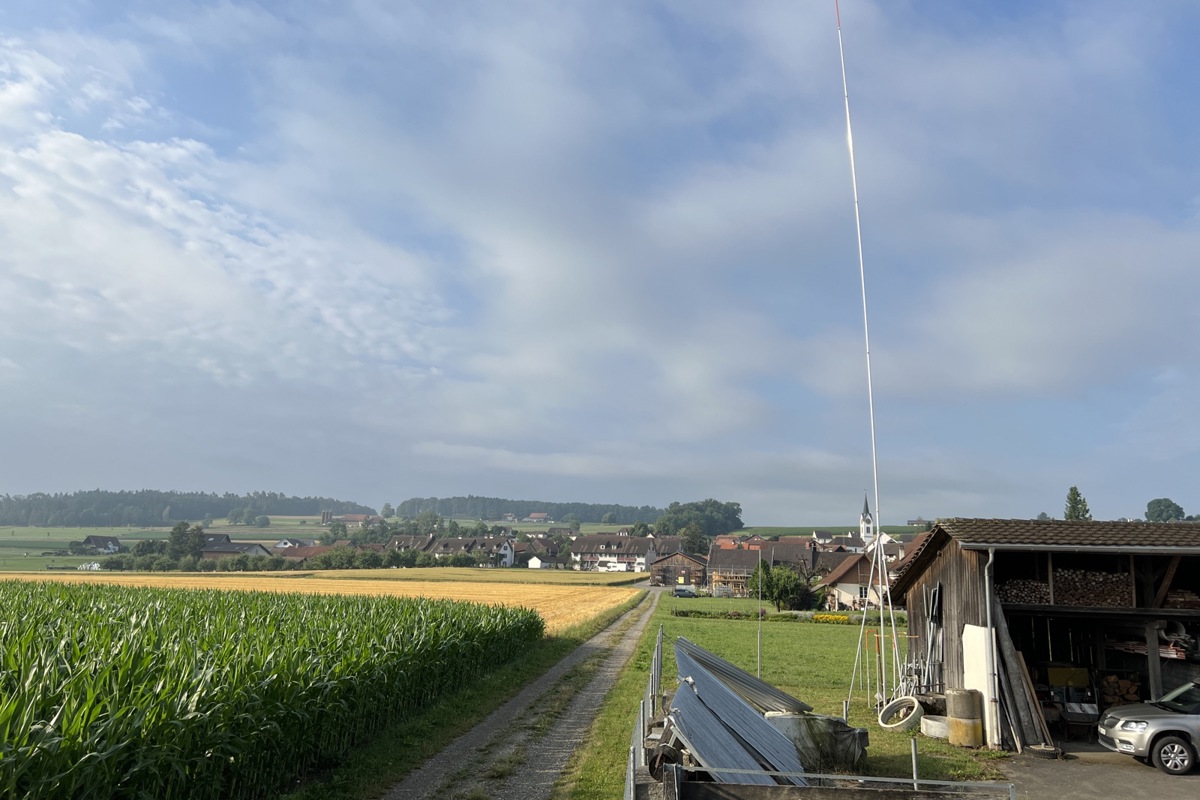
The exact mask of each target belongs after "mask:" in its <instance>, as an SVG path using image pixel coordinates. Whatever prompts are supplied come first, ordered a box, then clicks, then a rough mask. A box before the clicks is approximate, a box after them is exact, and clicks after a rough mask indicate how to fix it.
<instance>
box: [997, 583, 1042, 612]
mask: <svg viewBox="0 0 1200 800" xmlns="http://www.w3.org/2000/svg"><path fill="white" fill-rule="evenodd" d="M996 597H997V598H999V600H1000V602H1001V603H1024V604H1026V605H1042V606H1044V605H1046V604H1048V603H1049V602H1050V586H1049V585H1048V584H1046V583H1043V582H1042V581H1033V580H1029V579H1027V578H1014V579H1013V580H1011V581H1005V582H1004V583H1002V584H1000V585H999V586H997V587H996Z"/></svg>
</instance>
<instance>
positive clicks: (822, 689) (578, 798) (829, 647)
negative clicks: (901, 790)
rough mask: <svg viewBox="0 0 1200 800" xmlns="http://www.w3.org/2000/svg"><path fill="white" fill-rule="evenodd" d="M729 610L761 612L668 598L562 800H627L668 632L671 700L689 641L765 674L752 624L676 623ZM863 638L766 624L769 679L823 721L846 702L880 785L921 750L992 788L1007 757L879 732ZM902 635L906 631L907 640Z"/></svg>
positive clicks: (845, 629) (906, 770)
mask: <svg viewBox="0 0 1200 800" xmlns="http://www.w3.org/2000/svg"><path fill="white" fill-rule="evenodd" d="M721 604H725V607H727V608H730V609H733V608H736V609H737V610H740V611H746V610H750V611H753V610H754V609H756V608H757V606H758V604H757V602H756V601H752V600H721V599H709V600H706V599H705V598H697V599H689V598H675V597H669V596H664V597H663V598H662V600H661V602H660V603H659V608H658V611H657V612H656V614H655V618H654V620H653V621H652V624H651V625H650V626H649V628H648V629H647V633H646V635H645V636H644V637H643V639H642V641H641V643H640V644H639V645H638V649H637V651H636V653H635V655H634V657H633V659H632V660H631V662H630V665H629V666H628V667H627V668H626V670H625V672H624V673H623V674H622V676H621V678H620V679H619V680H618V682H617V685H616V686H615V687H614V688H613V691H612V692H611V693H610V695H609V697H608V699H607V700H606V701H605V704H604V707H603V709H602V710H601V713H600V714H599V715H598V717H597V719H596V722H595V724H594V727H593V729H592V735H591V738H590V741H589V743H588V744H587V745H586V746H585V748H584V749H583V752H582V753H581V754H578V755H577V757H576V759H575V762H574V763H573V765H572V773H571V776H570V778H569V779H568V781H567V783H566V785H565V786H564V787H563V788H562V789H561V791H560V792H559V793H558V794H556V795H555V796H556V798H571V800H585V799H586V800H600V799H601V798H609V797H619V796H620V795H621V791H622V787H623V785H624V778H625V768H624V766H623V765H624V763H625V759H626V757H627V754H628V749H629V737H630V735H631V734H632V732H633V726H634V721H635V720H636V718H637V708H638V703H639V701H640V700H641V696H642V692H643V691H644V690H645V688H646V683H647V681H648V680H649V672H650V659H651V654H652V651H653V647H654V637H655V636H656V635H657V632H658V628H659V626H660V625H661V626H662V628H663V632H664V644H663V661H664V665H663V688H664V691H667V692H669V691H672V690H673V689H674V686H675V682H676V681H677V678H676V672H675V653H674V647H673V646H672V643H673V642H674V640H675V639H676V638H677V637H680V636H682V637H685V638H687V639H689V640H691V641H692V642H695V643H696V644H698V645H700V646H701V647H704V648H705V649H708V650H710V651H712V652H714V653H716V654H717V655H719V656H721V657H722V658H725V659H726V660H728V661H731V662H733V663H734V664H737V665H738V666H740V667H741V668H742V669H745V670H746V671H748V672H750V673H751V674H755V673H756V672H757V670H758V656H757V653H758V631H759V624H758V623H757V622H755V621H753V619H751V620H747V621H732V620H711V619H695V618H686V617H674V616H671V613H670V612H671V609H673V608H676V607H680V608H682V607H689V608H699V607H705V608H707V607H711V606H716V607H720V605H721ZM859 633H860V629H859V627H858V626H856V625H824V624H817V623H807V622H765V623H763V624H762V679H763V680H764V681H766V682H768V683H770V684H772V685H774V686H777V687H779V688H780V689H782V690H783V691H785V692H787V693H789V694H791V695H793V696H795V697H797V698H799V699H801V700H803V701H804V702H806V703H808V704H809V705H811V706H812V707H813V709H814V710H815V711H816V712H817V713H821V714H828V715H831V716H837V717H840V716H841V715H842V703H843V701H845V700H847V699H850V701H851V705H850V723H851V724H852V725H855V726H859V727H864V728H867V730H868V731H869V733H870V738H871V745H870V747H869V748H868V750H867V759H866V761H865V762H864V765H863V768H862V772H863V773H864V774H867V775H873V776H881V777H897V778H902V777H908V776H911V775H912V763H911V749H910V748H911V742H912V740H913V738H914V737H915V738H916V740H917V742H918V765H919V770H920V774H921V777H923V778H925V779H927V780H991V779H996V778H999V777H1000V773H999V771H998V770H997V769H995V764H994V762H995V760H996V759H997V758H1004V755H1003V754H999V753H993V752H990V751H987V750H978V751H973V750H966V749H963V748H958V747H951V746H950V745H949V744H947V743H945V742H943V741H939V740H935V739H930V738H927V737H924V736H921V735H920V734H917V733H897V732H891V731H885V730H883V729H882V728H880V727H879V725H878V724H877V721H876V718H875V712H874V710H873V708H872V707H871V704H870V702H869V700H868V698H867V697H866V693H865V692H864V691H863V690H861V689H856V691H855V693H854V695H853V697H851V696H850V677H851V674H852V673H853V671H854V661H855V655H856V653H857V651H858V640H859ZM902 635H903V632H902Z"/></svg>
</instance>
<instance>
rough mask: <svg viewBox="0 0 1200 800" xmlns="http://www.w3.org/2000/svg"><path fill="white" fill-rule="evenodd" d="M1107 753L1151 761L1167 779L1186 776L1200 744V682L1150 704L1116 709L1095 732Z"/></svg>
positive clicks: (1107, 714)
mask: <svg viewBox="0 0 1200 800" xmlns="http://www.w3.org/2000/svg"><path fill="white" fill-rule="evenodd" d="M1096 733H1097V734H1098V739H1099V741H1100V744H1102V745H1104V746H1105V747H1107V748H1108V749H1109V750H1115V751H1117V752H1118V753H1125V754H1126V755H1131V756H1133V757H1134V758H1136V759H1137V760H1139V761H1141V762H1143V763H1145V762H1146V761H1150V762H1152V763H1153V764H1154V766H1156V767H1158V768H1159V769H1160V770H1162V771H1163V772H1165V773H1167V774H1168V775H1186V774H1187V773H1189V772H1191V771H1192V768H1193V767H1194V766H1195V765H1196V747H1197V745H1198V744H1200V681H1192V682H1190V683H1185V684H1184V685H1182V686H1180V687H1179V688H1178V689H1173V690H1172V691H1170V692H1167V693H1166V694H1165V695H1163V696H1162V698H1161V699H1159V700H1156V701H1154V702H1152V703H1136V704H1133V705H1128V706H1115V707H1113V708H1110V709H1108V710H1107V711H1106V712H1104V715H1103V717H1102V718H1101V719H1100V724H1099V725H1098V726H1097V728H1096Z"/></svg>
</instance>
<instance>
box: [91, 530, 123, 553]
mask: <svg viewBox="0 0 1200 800" xmlns="http://www.w3.org/2000/svg"><path fill="white" fill-rule="evenodd" d="M83 546H84V547H91V548H94V549H95V551H96V552H97V553H105V554H108V555H112V554H113V553H119V552H121V540H120V539H118V538H117V537H115V536H96V535H92V536H87V537H84V540H83Z"/></svg>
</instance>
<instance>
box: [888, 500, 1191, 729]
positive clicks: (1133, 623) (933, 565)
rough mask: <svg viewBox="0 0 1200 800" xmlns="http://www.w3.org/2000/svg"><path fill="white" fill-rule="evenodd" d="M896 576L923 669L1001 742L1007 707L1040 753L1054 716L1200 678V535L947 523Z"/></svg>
mask: <svg viewBox="0 0 1200 800" xmlns="http://www.w3.org/2000/svg"><path fill="white" fill-rule="evenodd" d="M897 571H898V573H899V574H898V577H897V578H896V581H895V583H894V584H893V586H892V595H893V598H894V599H895V600H897V601H900V600H903V602H904V603H905V605H906V606H907V609H908V614H909V632H910V636H912V637H913V638H912V639H911V640H910V641H911V643H910V645H909V653H910V654H911V656H912V657H911V658H910V662H911V664H912V665H913V666H915V667H917V671H918V672H919V673H920V674H922V675H924V676H926V685H927V688H929V689H931V690H934V691H938V690H941V689H943V688H945V687H954V688H974V689H978V690H980V691H981V692H982V693H983V694H984V701H985V711H984V716H985V719H984V729H985V735H986V736H987V740H988V742H989V744H993V745H996V744H1000V743H1001V739H1002V734H1003V730H1002V727H1007V723H1005V725H1004V726H1002V724H1001V718H1000V705H1001V704H1002V703H1003V704H1004V705H1005V706H1006V708H1007V709H1008V710H1007V711H1006V712H1005V714H1006V719H1007V720H1009V721H1011V722H1012V723H1013V725H1012V728H1011V729H1009V730H1010V732H1011V733H1013V734H1016V735H1020V736H1021V738H1022V740H1023V741H1024V742H1025V743H1029V742H1031V741H1036V740H1037V739H1038V738H1042V737H1039V736H1038V735H1036V733H1035V732H1031V729H1032V728H1036V727H1037V724H1038V723H1041V722H1042V721H1043V720H1041V719H1038V717H1041V716H1044V715H1043V713H1042V707H1043V706H1047V707H1049V708H1051V709H1052V710H1053V709H1055V708H1062V707H1065V704H1066V703H1072V702H1074V703H1077V704H1078V703H1083V704H1084V706H1085V709H1084V711H1086V712H1087V713H1089V714H1092V716H1095V713H1098V712H1102V711H1103V708H1104V707H1105V706H1106V705H1108V704H1113V703H1116V702H1133V701H1135V700H1147V699H1151V698H1154V697H1158V696H1160V695H1161V694H1162V693H1163V692H1164V691H1165V690H1168V689H1170V688H1172V687H1174V686H1177V685H1179V684H1181V683H1183V682H1185V681H1186V680H1188V679H1190V678H1196V677H1200V652H1198V651H1197V649H1196V639H1197V637H1200V525H1192V524H1188V523H1161V524H1159V523H1132V522H1092V521H1059V520H1047V521H1040V520H997V519H950V520H943V521H940V522H938V523H937V524H936V525H935V526H934V527H933V529H932V530H931V531H930V532H929V534H928V535H927V536H926V537H924V539H923V540H922V541H921V542H920V543H919V544H917V546H916V547H915V548H914V549H913V551H912V552H911V553H909V555H908V558H906V559H905V561H904V562H903V563H901V564H899V565H898V566H897ZM993 632H994V637H995V644H994V645H992V646H989V644H988V643H989V642H990V641H992V638H993V636H992V634H993ZM1026 672H1027V673H1028V676H1026V675H1025V673H1026ZM1122 682H1123V683H1122ZM1109 684H1111V685H1113V686H1117V685H1119V686H1121V689H1122V691H1121V692H1120V696H1119V697H1118V696H1117V693H1116V692H1111V693H1110V692H1107V691H1106V690H1105V687H1106V686H1108V685H1109ZM1091 707H1095V708H1096V712H1092V711H1091ZM1083 721H1084V722H1085V723H1086V722H1087V721H1088V720H1086V719H1085V720H1083ZM1092 721H1093V722H1094V720H1092ZM1024 723H1033V724H1032V725H1029V724H1024ZM1042 729H1043V730H1044V729H1045V725H1044V724H1042Z"/></svg>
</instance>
